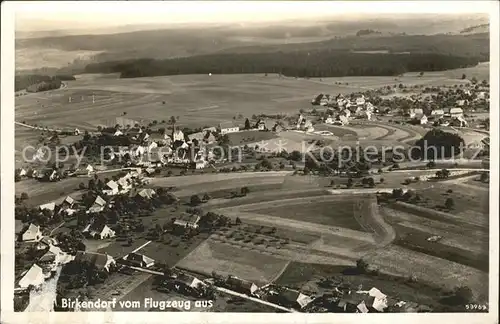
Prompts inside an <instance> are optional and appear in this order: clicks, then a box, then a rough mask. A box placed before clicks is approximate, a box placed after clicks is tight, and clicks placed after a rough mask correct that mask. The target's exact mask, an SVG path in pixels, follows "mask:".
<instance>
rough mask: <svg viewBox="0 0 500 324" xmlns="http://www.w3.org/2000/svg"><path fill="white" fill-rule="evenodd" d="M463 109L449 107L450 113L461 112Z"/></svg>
mask: <svg viewBox="0 0 500 324" xmlns="http://www.w3.org/2000/svg"><path fill="white" fill-rule="evenodd" d="M463 112H464V111H463V109H462V108H451V109H450V114H461V113H463Z"/></svg>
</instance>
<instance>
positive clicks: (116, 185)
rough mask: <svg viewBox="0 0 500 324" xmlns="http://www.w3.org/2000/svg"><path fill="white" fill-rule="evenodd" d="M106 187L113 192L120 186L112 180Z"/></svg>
mask: <svg viewBox="0 0 500 324" xmlns="http://www.w3.org/2000/svg"><path fill="white" fill-rule="evenodd" d="M106 186H108V187H109V188H111V189H112V190H115V189H118V184H117V183H116V182H115V181H114V180H110V181H109V182H108V183H106Z"/></svg>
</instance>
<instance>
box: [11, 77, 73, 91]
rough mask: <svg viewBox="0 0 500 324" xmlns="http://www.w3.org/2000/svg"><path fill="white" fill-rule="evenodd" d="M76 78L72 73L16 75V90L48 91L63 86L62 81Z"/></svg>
mask: <svg viewBox="0 0 500 324" xmlns="http://www.w3.org/2000/svg"><path fill="white" fill-rule="evenodd" d="M71 80H76V79H75V77H74V76H72V75H54V76H49V75H41V74H29V75H16V77H15V86H14V87H15V91H20V90H24V89H26V90H28V91H30V92H39V91H47V90H51V89H58V88H60V87H61V81H71Z"/></svg>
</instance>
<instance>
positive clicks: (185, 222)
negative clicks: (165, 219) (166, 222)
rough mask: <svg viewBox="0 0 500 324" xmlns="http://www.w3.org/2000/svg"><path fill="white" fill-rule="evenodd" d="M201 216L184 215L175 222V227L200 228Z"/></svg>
mask: <svg viewBox="0 0 500 324" xmlns="http://www.w3.org/2000/svg"><path fill="white" fill-rule="evenodd" d="M199 221H200V216H199V215H191V214H183V215H181V216H180V217H179V218H177V219H176V220H175V221H174V225H177V226H180V227H184V228H185V227H189V228H198V222H199Z"/></svg>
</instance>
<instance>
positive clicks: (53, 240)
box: [40, 236, 58, 246]
mask: <svg viewBox="0 0 500 324" xmlns="http://www.w3.org/2000/svg"><path fill="white" fill-rule="evenodd" d="M40 242H41V243H43V244H47V245H49V246H50V245H57V244H58V242H57V239H56V238H54V237H50V236H44V237H42V239H41V240H40Z"/></svg>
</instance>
